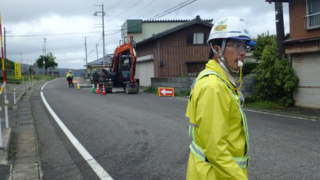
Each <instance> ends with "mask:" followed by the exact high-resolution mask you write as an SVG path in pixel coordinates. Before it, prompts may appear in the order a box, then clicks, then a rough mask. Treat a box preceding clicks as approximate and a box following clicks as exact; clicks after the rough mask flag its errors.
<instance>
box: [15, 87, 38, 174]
mask: <svg viewBox="0 0 320 180" xmlns="http://www.w3.org/2000/svg"><path fill="white" fill-rule="evenodd" d="M33 89H34V88H33ZM33 89H31V90H29V91H27V92H26V95H25V96H24V97H23V100H22V101H20V104H19V114H18V122H17V128H16V131H17V145H16V146H17V147H16V148H17V154H16V156H15V158H14V161H13V165H12V174H11V179H12V180H18V179H19V180H22V179H25V180H27V179H40V174H41V165H40V164H41V163H40V161H39V157H38V152H37V150H38V147H37V139H36V134H35V129H34V121H33V118H32V113H31V106H30V101H29V99H30V96H31V94H32V92H33Z"/></svg>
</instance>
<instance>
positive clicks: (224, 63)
mask: <svg viewBox="0 0 320 180" xmlns="http://www.w3.org/2000/svg"><path fill="white" fill-rule="evenodd" d="M209 44H210V46H211V49H212V51H213V52H214V53H216V54H217V55H218V56H219V57H220V62H222V63H223V64H221V63H220V64H221V65H223V66H224V67H225V68H226V70H227V71H229V73H233V74H235V73H238V72H239V71H234V70H232V69H231V68H230V67H229V65H228V63H227V62H226V60H225V59H224V57H223V53H224V51H225V47H226V39H223V41H222V53H218V52H217V51H216V50H215V49H213V47H212V44H211V42H210V43H209ZM219 48H220V47H219Z"/></svg>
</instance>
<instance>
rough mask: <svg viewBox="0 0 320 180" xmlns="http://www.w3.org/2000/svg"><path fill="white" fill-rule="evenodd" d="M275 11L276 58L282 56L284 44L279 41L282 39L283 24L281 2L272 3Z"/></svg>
mask: <svg viewBox="0 0 320 180" xmlns="http://www.w3.org/2000/svg"><path fill="white" fill-rule="evenodd" d="M274 7H275V12H276V28H277V45H278V52H279V55H278V59H279V60H280V59H281V58H282V55H284V54H285V52H284V45H283V44H282V43H281V42H282V41H284V25H283V8H282V2H275V3H274Z"/></svg>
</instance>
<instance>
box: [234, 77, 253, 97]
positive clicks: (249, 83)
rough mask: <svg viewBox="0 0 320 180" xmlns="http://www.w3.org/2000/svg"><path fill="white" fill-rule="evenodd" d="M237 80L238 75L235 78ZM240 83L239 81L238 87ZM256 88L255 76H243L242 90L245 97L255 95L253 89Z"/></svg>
mask: <svg viewBox="0 0 320 180" xmlns="http://www.w3.org/2000/svg"><path fill="white" fill-rule="evenodd" d="M235 80H236V81H238V80H239V78H238V77H236V78H235ZM239 85H240V84H239V83H237V87H239ZM254 88H255V80H254V77H244V78H242V85H241V89H240V91H241V92H242V93H243V95H244V97H245V98H247V97H249V96H250V95H253V90H254Z"/></svg>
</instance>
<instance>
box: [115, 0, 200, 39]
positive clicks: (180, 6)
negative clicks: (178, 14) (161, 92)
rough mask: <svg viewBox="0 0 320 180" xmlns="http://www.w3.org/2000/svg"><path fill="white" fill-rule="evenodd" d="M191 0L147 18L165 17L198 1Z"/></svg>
mask: <svg viewBox="0 0 320 180" xmlns="http://www.w3.org/2000/svg"><path fill="white" fill-rule="evenodd" d="M189 1H190V0H186V1H184V2H182V3H180V4H178V5H176V6H174V7H172V8H170V9H168V10H166V11H164V12H162V13H159V14H157V15H155V16H153V17H151V18H149V19H147V20H153V19H158V18H160V17H163V16H165V15H168V14H170V13H172V12H175V11H177V10H180V9H181V8H183V7H185V6H187V5H189V4H191V3H194V2H195V1H197V0H192V1H191V2H189ZM139 25H140V24H139V23H137V24H135V25H132V26H130V27H126V28H121V29H119V30H118V32H115V33H114V34H117V33H119V32H121V31H122V30H127V29H129V28H132V27H136V26H139ZM110 26H114V25H110ZM111 35H113V34H111Z"/></svg>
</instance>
